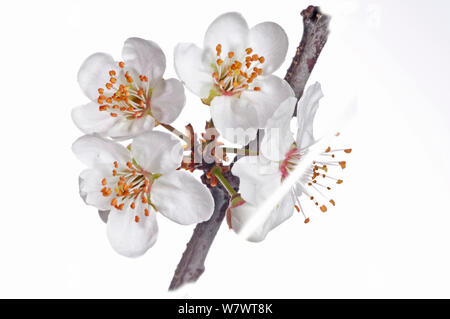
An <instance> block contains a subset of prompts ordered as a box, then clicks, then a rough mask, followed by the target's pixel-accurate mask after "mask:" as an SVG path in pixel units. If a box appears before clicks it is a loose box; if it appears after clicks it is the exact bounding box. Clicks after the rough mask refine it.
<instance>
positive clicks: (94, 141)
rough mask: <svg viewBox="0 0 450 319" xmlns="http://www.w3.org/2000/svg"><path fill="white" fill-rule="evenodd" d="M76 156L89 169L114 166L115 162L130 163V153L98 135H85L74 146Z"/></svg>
mask: <svg viewBox="0 0 450 319" xmlns="http://www.w3.org/2000/svg"><path fill="white" fill-rule="evenodd" d="M72 151H73V153H74V154H75V156H76V157H77V158H78V159H79V160H80V161H82V162H83V163H84V164H86V165H87V166H88V167H91V168H95V167H101V166H102V165H103V164H109V165H112V163H114V161H122V162H128V161H129V160H130V152H129V151H128V150H127V149H126V148H125V147H123V146H122V145H120V144H118V143H116V142H113V141H111V140H107V139H105V138H102V137H100V136H98V135H84V136H82V137H80V138H79V139H77V140H76V141H75V142H74V143H73V144H72Z"/></svg>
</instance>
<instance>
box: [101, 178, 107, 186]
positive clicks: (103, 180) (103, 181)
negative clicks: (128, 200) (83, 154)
mask: <svg viewBox="0 0 450 319" xmlns="http://www.w3.org/2000/svg"><path fill="white" fill-rule="evenodd" d="M102 185H103V186H104V185H106V178H104V179H102Z"/></svg>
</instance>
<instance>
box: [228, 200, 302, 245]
mask: <svg viewBox="0 0 450 319" xmlns="http://www.w3.org/2000/svg"><path fill="white" fill-rule="evenodd" d="M293 209H294V203H293V201H292V196H291V195H290V194H288V195H287V196H285V197H284V198H283V199H282V200H281V202H280V203H279V204H278V205H277V207H276V208H274V209H273V210H272V211H271V213H270V216H269V218H267V219H266V220H265V221H264V223H263V224H262V225H260V226H258V227H257V228H256V229H255V230H254V231H253V232H252V233H251V235H250V236H249V237H248V238H246V239H247V240H248V241H251V242H260V241H262V240H264V239H265V238H266V236H267V234H268V233H269V232H270V231H271V230H272V229H274V228H275V227H277V226H278V225H280V224H281V223H282V222H284V221H285V220H287V219H288V218H289V217H291V216H292V214H293ZM258 213H259V206H257V205H252V204H250V203H248V202H247V203H245V204H243V205H241V206H238V207H235V208H232V209H231V228H232V229H233V230H234V231H235V232H236V233H240V231H241V230H242V228H243V227H244V226H246V225H247V223H248V222H249V221H250V220H252V219H253V218H254V216H255V215H256V214H258Z"/></svg>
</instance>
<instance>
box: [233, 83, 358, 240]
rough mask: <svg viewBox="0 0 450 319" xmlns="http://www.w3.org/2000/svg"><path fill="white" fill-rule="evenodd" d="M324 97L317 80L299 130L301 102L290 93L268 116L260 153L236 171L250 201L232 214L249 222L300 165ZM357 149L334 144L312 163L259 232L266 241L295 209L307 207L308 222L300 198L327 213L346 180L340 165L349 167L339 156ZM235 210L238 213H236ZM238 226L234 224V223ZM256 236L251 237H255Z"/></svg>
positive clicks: (243, 161) (308, 93) (307, 96)
mask: <svg viewBox="0 0 450 319" xmlns="http://www.w3.org/2000/svg"><path fill="white" fill-rule="evenodd" d="M322 97H323V94H322V90H321V87H320V84H319V83H315V84H313V85H311V86H310V87H309V88H308V89H307V90H306V92H305V93H304V95H303V96H302V98H301V99H300V101H299V103H298V106H297V124H298V130H297V132H296V134H295V135H293V134H292V132H291V130H290V125H289V124H290V120H291V118H292V114H293V112H294V109H295V106H296V104H297V103H296V102H297V101H296V99H295V98H289V99H287V100H286V101H284V102H283V103H282V104H281V105H280V107H279V108H278V109H277V110H276V112H275V113H274V115H273V117H272V118H271V119H270V120H269V121H268V124H267V127H266V129H265V131H264V137H263V139H262V141H261V154H260V155H259V156H258V158H252V157H243V158H241V159H239V160H238V161H237V162H236V163H235V165H234V166H233V168H232V173H233V174H234V175H236V176H238V177H239V179H240V193H241V196H242V198H243V199H244V200H245V202H246V203H247V205H245V206H246V207H244V205H242V206H240V208H239V207H238V209H234V210H232V211H231V217H230V219H231V220H232V221H233V219H235V220H237V221H238V222H237V224H238V225H240V226H239V227H241V226H242V224H243V223H244V222H246V221H247V220H249V219H251V217H252V216H253V215H254V214H255V213H256V212H257V211H258V208H259V206H260V205H261V204H263V203H264V201H265V200H266V198H268V197H269V196H270V195H271V194H272V193H273V192H275V191H276V189H277V188H278V187H280V186H281V185H282V183H283V181H284V180H285V179H286V178H287V177H288V176H289V175H290V173H291V172H292V171H293V170H295V169H296V167H297V166H298V165H299V163H300V162H301V161H302V160H303V158H304V156H305V155H306V154H307V153H308V152H309V151H310V149H311V148H312V147H314V143H315V139H314V135H313V121H314V117H315V114H316V111H317V108H318V107H319V100H320V99H321V98H322ZM351 151H352V150H351V149H349V148H346V149H332V148H331V147H327V148H326V149H324V150H320V152H319V154H318V155H317V156H316V157H315V158H314V160H312V161H311V163H308V169H307V170H306V172H305V173H304V174H302V177H301V178H300V179H299V180H298V181H297V182H296V184H295V185H294V186H293V187H292V188H291V189H290V190H289V191H288V192H287V194H286V195H285V196H284V197H283V198H282V199H281V201H280V202H279V203H277V204H276V205H274V206H275V208H274V209H273V210H272V211H271V213H270V215H269V216H268V218H267V219H266V221H265V222H264V224H263V225H261V226H259V227H258V228H257V229H256V230H255V231H254V236H257V238H260V239H261V240H262V239H264V238H265V236H266V235H267V233H268V232H269V231H270V230H272V229H273V228H275V227H276V226H278V225H280V224H281V223H282V222H283V221H285V220H287V219H288V218H289V217H291V216H292V215H293V212H294V208H295V210H297V211H298V212H301V213H302V214H303V216H304V218H305V223H308V222H309V221H310V219H309V217H307V216H306V214H305V212H304V210H303V207H302V205H301V203H300V198H303V199H306V200H310V201H312V202H313V204H314V206H317V207H318V208H319V209H320V211H321V212H323V213H325V212H327V211H328V208H329V207H330V206H335V205H336V202H335V201H334V199H332V198H330V197H329V196H328V195H327V192H329V191H331V190H332V189H333V188H334V187H335V186H336V185H339V184H342V182H343V180H342V179H340V178H338V177H336V176H337V174H338V172H337V171H338V170H341V169H345V168H346V161H344V160H340V159H338V158H337V156H338V155H340V154H344V155H345V154H349V153H351ZM233 214H234V215H235V216H234V217H233ZM232 228H233V223H232ZM249 240H251V239H249Z"/></svg>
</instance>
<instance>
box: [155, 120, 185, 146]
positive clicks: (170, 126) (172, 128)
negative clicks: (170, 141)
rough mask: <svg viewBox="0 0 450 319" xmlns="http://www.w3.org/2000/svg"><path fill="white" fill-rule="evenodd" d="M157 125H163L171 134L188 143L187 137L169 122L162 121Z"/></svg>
mask: <svg viewBox="0 0 450 319" xmlns="http://www.w3.org/2000/svg"><path fill="white" fill-rule="evenodd" d="M159 125H161V126H162V127H164V128H165V129H166V130H168V131H170V132H172V133H173V134H175V135H176V136H178V137H179V138H180V139H182V140H183V141H185V142H186V143H188V144H189V143H190V140H189V138H188V137H187V136H186V135H184V134H183V133H181V132H180V131H178V130H177V129H176V128H174V127H173V126H172V125H170V124H164V123H159Z"/></svg>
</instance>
